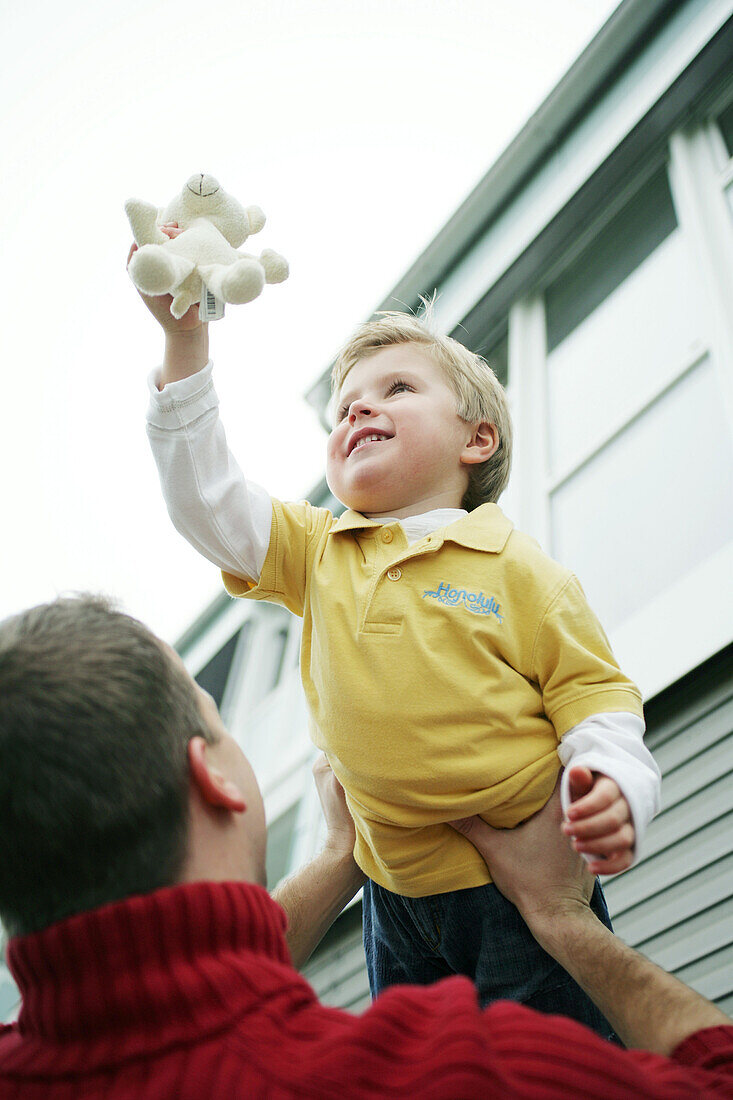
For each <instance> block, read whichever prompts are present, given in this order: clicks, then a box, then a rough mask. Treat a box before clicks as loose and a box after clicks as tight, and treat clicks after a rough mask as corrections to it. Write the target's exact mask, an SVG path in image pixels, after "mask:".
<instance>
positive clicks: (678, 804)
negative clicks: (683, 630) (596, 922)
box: [605, 647, 733, 1012]
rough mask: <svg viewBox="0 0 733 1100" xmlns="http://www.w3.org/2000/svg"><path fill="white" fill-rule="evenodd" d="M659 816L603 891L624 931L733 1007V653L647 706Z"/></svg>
mask: <svg viewBox="0 0 733 1100" xmlns="http://www.w3.org/2000/svg"><path fill="white" fill-rule="evenodd" d="M647 725H648V729H649V732H648V734H647V743H648V744H649V747H650V748H651V749H652V751H653V753H654V755H655V757H656V760H657V762H658V764H659V766H660V768H661V769H662V774H663V782H662V800H663V808H662V812H661V813H660V814H659V816H658V817H657V818H656V820H655V821H653V822H652V824H651V826H650V828H649V833H648V836H647V842H646V845H645V848H644V852H643V853H642V858H641V859H640V861H639V863H638V864H637V865H636V866H635V867H633V868H632V869H631V870H630V871H627V872H626V873H625V874H623V875H619V876H618V878H615V879H612V880H610V881H609V882H607V883H606V885H605V891H606V898H607V900H608V906H609V909H610V911H611V915H612V917H613V919H614V925H615V928H616V931H617V932H618V934H619V935H620V936H621V937H622V938H623V939H624V940H626V942H627V943H629V944H631V945H632V947H636V948H638V949H639V950H640V951H643V953H644V954H645V955H647V956H648V957H649V958H651V959H653V960H654V961H655V962H657V963H659V965H660V966H663V967H664V968H665V969H666V970H670V971H671V972H672V973H673V974H676V975H677V976H678V977H680V978H681V979H682V980H683V981H685V982H688V983H689V984H690V985H692V986H693V988H695V989H697V990H698V992H700V993H702V994H703V995H704V996H706V997H709V998H710V999H711V1000H713V1001H715V1002H716V1003H718V1004H719V1005H720V1007H721V1008H722V1009H723V1011H728V1012H730V1011H731V1006H732V1005H733V650H732V649H731V647H728V649H727V650H724V651H723V652H722V653H720V654H718V656H717V657H714V658H712V659H711V660H710V661H708V662H706V664H705V665H703V666H702V667H701V668H700V669H698V670H697V671H696V672H693V673H690V674H689V675H688V676H686V677H685V678H684V679H683V680H682V681H681V682H680V683H679V684H676V685H674V686H673V687H671V688H669V689H668V690H667V691H665V692H664V693H663V695H662V696H660V697H659V698H658V699H655V700H652V702H651V703H650V704H649V706H648V707H647Z"/></svg>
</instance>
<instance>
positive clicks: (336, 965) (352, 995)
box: [303, 903, 371, 1012]
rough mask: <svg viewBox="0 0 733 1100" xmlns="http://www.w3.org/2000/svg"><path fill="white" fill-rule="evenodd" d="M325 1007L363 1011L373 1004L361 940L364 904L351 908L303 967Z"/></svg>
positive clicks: (305, 974) (332, 928)
mask: <svg viewBox="0 0 733 1100" xmlns="http://www.w3.org/2000/svg"><path fill="white" fill-rule="evenodd" d="M303 974H304V976H305V977H306V978H307V979H308V981H309V982H310V983H311V985H312V986H313V988H314V989H315V991H316V993H317V994H318V996H319V997H320V999H321V1000H322V1001H323V1003H324V1004H327V1005H333V1006H335V1007H337V1008H346V1009H349V1010H350V1011H352V1012H361V1010H362V1009H364V1008H366V1007H367V1005H368V1004H369V1003H370V1000H371V998H370V995H369V979H368V978H367V972H366V965H365V962H364V947H363V944H362V939H361V904H360V903H357V904H356V905H353V906H351V907H350V908H349V909H347V910H346V911H345V912H344V913H342V915H341V917H340V918H339V919H338V920H337V921H336V923H335V924H334V925H333V926H332V927H331V929H330V930H329V932H328V934H327V935H326V937H325V938H324V940H322V941H321V944H320V946H319V948H318V950H317V952H316V953H315V954H314V955H313V956H312V957H311V959H310V960H309V961H308V963H307V964H306V965H305V967H304V968H303Z"/></svg>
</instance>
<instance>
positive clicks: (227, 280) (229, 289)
mask: <svg viewBox="0 0 733 1100" xmlns="http://www.w3.org/2000/svg"><path fill="white" fill-rule="evenodd" d="M125 211H126V213H127V217H128V219H129V221H130V226H131V228H132V233H133V236H134V238H135V243H136V245H137V246H138V247H137V249H136V250H134V251H133V253H132V254H131V256H130V260H129V264H128V270H129V272H130V278H131V279H132V281H133V283H134V284H135V286H136V287H137V289H138V290H139V291H140V293H141V294H143V295H146V296H148V297H161V296H168V295H170V306H169V309H170V313H171V314H172V316H173V317H174V318H176V320H180V319H181V318H182V317H184V315H186V314H187V313H188V311H189V310H190V308H191V306H192V305H195V304H196V303H197V302H200V301H201V298H202V296H204V295H205V291H206V290H208V291H209V292H210V294H211V295H213V296H214V298H216V299H217V300H218V301H219V302H231V303H236V304H240V303H243V302H251V301H252V300H253V299H254V298H256V297H257V296H258V295H259V294H260V293H261V292H262V289H263V287H264V285H265V283H281V282H283V280H284V279H287V277H288V264H287V261H286V260H285V259H283V257H282V256H280V255H278V253H277V252H273V251H272V249H269V248H267V249H265V250H264V251H263V252H261V253H260V254H259V256H254V255H251V254H250V253H248V252H238V251H237V250H238V248H239V247H240V246H241V245H242V244H244V242H245V241H246V239H247V237H249V236H250V235H251V234H253V233H259V231H260V230H261V229H262V227H263V226H264V224H265V215H264V214H263V213H262V211H261V210H260V208H259V206H248V207H246V209H245V207H243V206H242V205H241V203H239V202H237V200H236V199H234V198H232V196H231V195H228V194H227V192H226V191H225V190H224V189H223V188H222V187H221V186H220V185H219V182H218V181H217V180H215V179H214V177H213V176H207V175H204V174H202V173H199V174H198V175H195V176H191V178H190V179H189V180H188V182H187V183H186V185H185V186H184V187H183V189H182V191H181V193H180V194H179V195H177V196H176V198H174V199H173V200H172V201H171V202H170V203H169V204H168V206H167V207H165V209H164V210H158V209H157V208H156V207H155V206H152V205H151V204H150V203H147V202H142V201H140V200H139V199H129V200H128V202H126V203H125ZM174 228H175V229H177V230H178V232H176V233H172V232H171V230H172V229H174ZM150 308H151V309H152V307H150ZM153 312H154V314H155V315H156V317H158V320H159V321H160V322H161V324H162V323H163V320H162V317H159V316H158V312H159V311H156V310H153ZM218 315H219V316H220V315H221V314H218Z"/></svg>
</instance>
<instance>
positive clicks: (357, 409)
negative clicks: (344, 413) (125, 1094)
mask: <svg viewBox="0 0 733 1100" xmlns="http://www.w3.org/2000/svg"><path fill="white" fill-rule="evenodd" d="M371 415H372V407H371V405H365V404H364V402H363V401H352V403H351V405H350V407H349V424H353V423H354V422H355V421H356V418H357V416H371Z"/></svg>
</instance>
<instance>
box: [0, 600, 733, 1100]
mask: <svg viewBox="0 0 733 1100" xmlns="http://www.w3.org/2000/svg"><path fill="white" fill-rule="evenodd" d="M319 779H320V786H321V793H322V800H323V801H324V809H325V811H326V816H327V820H328V823H329V834H328V841H327V844H326V847H325V849H324V851H323V852H322V853H321V855H320V856H318V857H317V858H316V859H315V860H314V861H313V863H311V864H310V865H309V866H308V867H306V868H305V869H304V870H303V871H302V872H300V874H299V875H297V876H294V877H293V878H292V879H291V880H290V881H289V882H286V883H285V884H284V885H283V886H282V887H281V888H280V890H279V891H278V894H277V899H276V900H275V899H273V898H271V897H270V896H269V895H268V894H267V892H266V891H265V889H264V866H265V858H264V857H265V822H264V813H263V807H262V800H261V797H260V793H259V790H258V788H257V783H256V781H255V779H254V776H253V774H252V771H251V769H250V767H249V764H248V763H247V761H246V759H245V757H244V756H243V754H242V753H241V751H240V750H239V748H238V747H237V745H236V743H235V742H234V741H233V739H232V738H231V737H229V735H228V734H227V733H226V731H225V730H224V728H223V726H222V724H221V721H220V719H219V716H218V713H217V711H216V707H215V706H214V704H213V701H212V700H211V699H210V698H209V697H208V696H207V695H206V694H205V693H204V692H202V691H201V690H200V689H198V688H197V687H196V686H195V685H194V683H193V682H192V680H191V679H190V677H189V676H188V674H187V673H186V671H185V669H184V668H183V666H182V664H181V662H180V660H179V659H178V658H177V657H176V655H175V654H174V653H173V651H171V650H170V649H168V648H167V647H165V646H164V645H163V644H162V643H161V642H159V641H158V640H157V639H155V638H154V637H153V636H152V635H151V634H150V633H149V632H148V631H147V630H146V629H145V628H144V627H143V626H142V625H141V624H140V623H137V622H136V621H134V620H132V619H130V618H129V617H127V616H125V615H122V614H120V613H119V612H116V611H114V610H112V609H110V608H109V607H108V606H107V605H106V604H104V603H103V602H101V601H99V600H94V599H91V598H88V597H82V598H78V599H62V600H57V601H56V602H54V603H52V604H49V605H46V606H44V607H40V608H35V609H33V610H31V611H28V612H25V613H24V614H22V615H19V616H17V617H15V618H13V619H10V620H8V621H7V622H6V623H4V624H2V625H0V830H1V831H2V836H3V850H2V854H1V855H0V917H1V918H2V920H3V922H4V924H5V926H6V928H7V929H8V931H9V932H10V934H11V937H12V938H11V940H10V943H9V947H8V961H9V965H10V967H11V970H12V972H13V974H14V976H15V978H16V981H17V982H18V985H19V987H20V990H21V994H22V1008H21V1012H20V1016H19V1020H18V1023H17V1024H15V1025H10V1026H7V1027H5V1028H3V1029H2V1030H0V1096H2V1097H3V1098H8V1100H10V1098H18V1100H27V1098H33V1097H39V1098H40V1097H44V1098H50V1100H53V1098H60V1097H64V1098H70V1097H74V1098H80V1097H81V1098H85V1097H100V1098H101V1097H105V1098H114V1100H117V1098H124V1097H136V1098H138V1100H146V1098H148V1097H176V1098H182V1100H185V1098H189V1097H190V1098H191V1100H193V1098H195V1100H201V1098H209V1097H227V1098H229V1097H238V1096H247V1097H258V1096H261V1097H288V1096H298V1097H301V1096H313V1097H331V1096H333V1097H337V1096H338V1097H339V1098H342V1097H343V1096H348V1097H350V1098H351V1097H372V1096H411V1097H412V1096H417V1095H419V1096H425V1097H451V1098H456V1097H476V1096H491V1095H498V1096H501V1097H512V1096H523V1097H532V1100H536V1098H544V1097H560V1096H562V1097H563V1098H567V1097H573V1096H582V1097H591V1096H598V1097H601V1096H602V1097H603V1098H604V1100H613V1098H614V1097H628V1096H634V1097H646V1096H648V1097H665V1098H668V1097H672V1096H674V1097H682V1096H690V1097H696V1098H697V1097H701V1096H733V1027H732V1026H731V1024H730V1021H729V1020H728V1019H727V1017H725V1016H724V1015H723V1014H722V1013H721V1012H719V1011H718V1010H717V1009H716V1008H715V1007H714V1006H713V1005H711V1004H709V1002H707V1001H705V1000H704V999H703V998H701V997H699V996H698V995H697V994H695V993H693V992H692V991H691V990H689V989H687V988H686V987H685V986H683V985H681V984H680V983H679V982H677V981H676V980H675V979H673V978H671V977H670V976H669V975H667V974H665V973H664V972H663V971H660V970H659V969H658V968H657V967H655V966H653V965H652V964H651V963H649V962H647V961H646V960H644V959H642V958H641V957H640V956H638V955H636V954H635V953H634V952H632V951H630V950H629V949H628V948H626V947H625V946H624V945H623V944H621V943H620V942H619V941H618V940H617V939H616V938H615V937H613V936H612V935H611V934H610V933H608V932H607V930H606V929H605V928H604V927H603V926H602V925H601V924H600V922H598V921H597V919H596V918H595V916H594V915H593V914H592V912H591V911H590V909H589V906H588V902H587V898H588V896H589V885H590V881H589V877H588V875H587V872H585V871H583V869H582V866H581V865H579V860H578V857H577V856H576V855H575V854H574V853H573V852H572V851H571V850H570V848H569V846H568V845H567V842H566V841H565V840H564V838H563V837H562V836H561V835H560V833H559V828H556V829H548V828H547V824H546V821H543V820H541V819H540V817H538V818H537V819H535V820H534V821H530V822H529V823H528V824H527V825H525V826H522V827H521V828H520V829H517V830H514V831H512V832H507V833H506V835H504V834H501V833H493V832H492V831H491V830H489V829H482V828H481V827H480V825H479V824H477V823H475V822H471V821H469V822H465V823H462V825H461V828H462V829H463V830H465V831H466V833H467V835H468V836H469V838H470V839H471V840H473V841H474V842H475V843H476V844H477V846H478V847H479V848H480V850H481V851H482V854H484V855H487V856H488V857H489V858H490V861H491V869H492V874H493V875H494V878H495V881H496V882H497V884H498V885H499V887H500V888H501V889H502V891H504V892H505V893H506V894H507V895H508V896H509V897H510V899H511V900H513V901H514V902H515V904H517V906H518V907H519V908H520V910H521V912H522V914H523V916H524V918H525V920H526V921H527V923H528V924H529V926H530V928H531V929H532V931H533V933H534V935H535V936H536V937H537V938H538V939H539V940H540V942H541V943H542V944H543V946H544V947H545V948H546V949H547V950H548V951H549V952H550V953H552V954H553V955H554V956H555V957H556V958H557V959H558V961H560V962H561V963H562V965H563V966H564V967H566V969H567V970H569V971H570V972H571V973H572V974H573V976H574V977H575V978H576V980H577V981H578V982H579V983H580V984H581V985H582V986H583V987H584V988H585V989H586V990H587V991H588V993H589V994H590V995H591V996H592V997H593V998H594V999H596V1000H598V1002H599V1004H600V1007H601V1008H602V1010H603V1012H604V1013H605V1015H606V1016H607V1017H608V1019H609V1020H610V1021H611V1023H612V1024H613V1026H614V1027H615V1029H616V1031H617V1032H618V1033H619V1034H620V1035H621V1037H622V1038H623V1039H624V1041H625V1042H627V1043H628V1044H630V1045H644V1046H646V1047H647V1048H649V1049H650V1050H653V1051H654V1052H655V1053H647V1052H641V1051H622V1050H619V1049H618V1048H616V1047H613V1046H611V1045H609V1044H607V1043H605V1042H603V1041H602V1040H600V1039H599V1038H597V1037H596V1036H595V1035H593V1034H592V1033H591V1032H589V1031H586V1030H585V1029H584V1028H583V1027H581V1026H580V1025H578V1024H576V1023H574V1022H572V1021H570V1020H565V1019H563V1018H561V1017H550V1016H542V1015H540V1014H538V1013H535V1012H533V1011H531V1010H530V1009H527V1008H524V1007H522V1006H520V1005H515V1004H507V1003H498V1004H495V1005H493V1006H492V1007H491V1008H489V1009H487V1010H486V1011H485V1012H481V1011H480V1010H479V1008H478V1006H477V1003H476V997H475V992H474V990H473V987H472V986H471V984H470V983H469V982H468V981H467V980H466V979H465V978H461V977H455V978H449V979H447V980H446V981H444V982H442V983H439V984H438V985H435V986H431V987H429V988H419V987H411V988H407V987H405V988H394V989H391V990H389V991H387V992H386V993H385V994H384V995H383V996H382V997H381V998H379V999H378V1000H377V1002H376V1003H375V1004H374V1005H373V1006H372V1007H371V1008H370V1009H368V1010H367V1011H366V1012H365V1013H364V1014H363V1015H362V1016H360V1017H356V1016H351V1015H349V1014H348V1013H345V1012H341V1011H339V1010H336V1009H331V1008H326V1007H324V1006H322V1005H320V1004H319V1003H318V1001H317V999H316V997H315V995H314V993H313V991H312V990H311V989H310V987H309V986H308V984H307V983H306V982H305V981H304V980H303V979H302V978H301V977H300V976H299V975H298V973H297V972H296V970H295V969H294V967H293V963H295V964H296V965H298V964H300V963H302V962H303V961H304V960H305V958H306V957H307V955H308V954H309V952H310V951H311V950H312V948H313V947H314V946H315V943H316V942H317V940H318V938H319V937H320V935H322V933H323V932H324V931H325V929H326V928H327V927H328V925H329V924H330V922H331V921H332V920H333V918H334V917H335V915H336V914H337V913H338V911H339V909H340V908H341V906H342V905H343V904H344V902H345V901H346V900H347V899H348V898H349V897H351V896H352V895H353V894H354V892H355V891H356V890H357V889H358V887H359V884H360V882H361V881H362V880H361V875H360V872H359V871H358V869H357V868H356V865H355V864H354V862H353V859H352V857H351V851H352V847H353V831H352V830H351V829H350V827H349V821H348V816H347V815H346V814H345V809H344V805H343V801H342V800H341V799H340V795H339V790H338V788H337V786H336V785H335V781H334V780H333V777H332V776H331V775H330V773H329V772H328V771H327V770H324V768H323V767H321V768H320V774H319ZM558 813H559V811H558V810H557V804H556V801H554V800H553V802H552V803H551V804H550V805H549V806H548V807H547V808H546V809H545V810H544V811H543V815H548V814H549V815H552V814H555V815H558ZM558 821H559V818H558ZM537 822H539V825H538V824H537ZM528 864H529V865H531V866H530V873H529V874H527V873H526V872H525V871H523V867H525V866H527V865H528ZM278 902H279V903H280V904H278ZM283 910H284V911H283ZM286 914H287V917H286ZM286 923H287V931H286ZM665 1056H667V1057H665Z"/></svg>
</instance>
